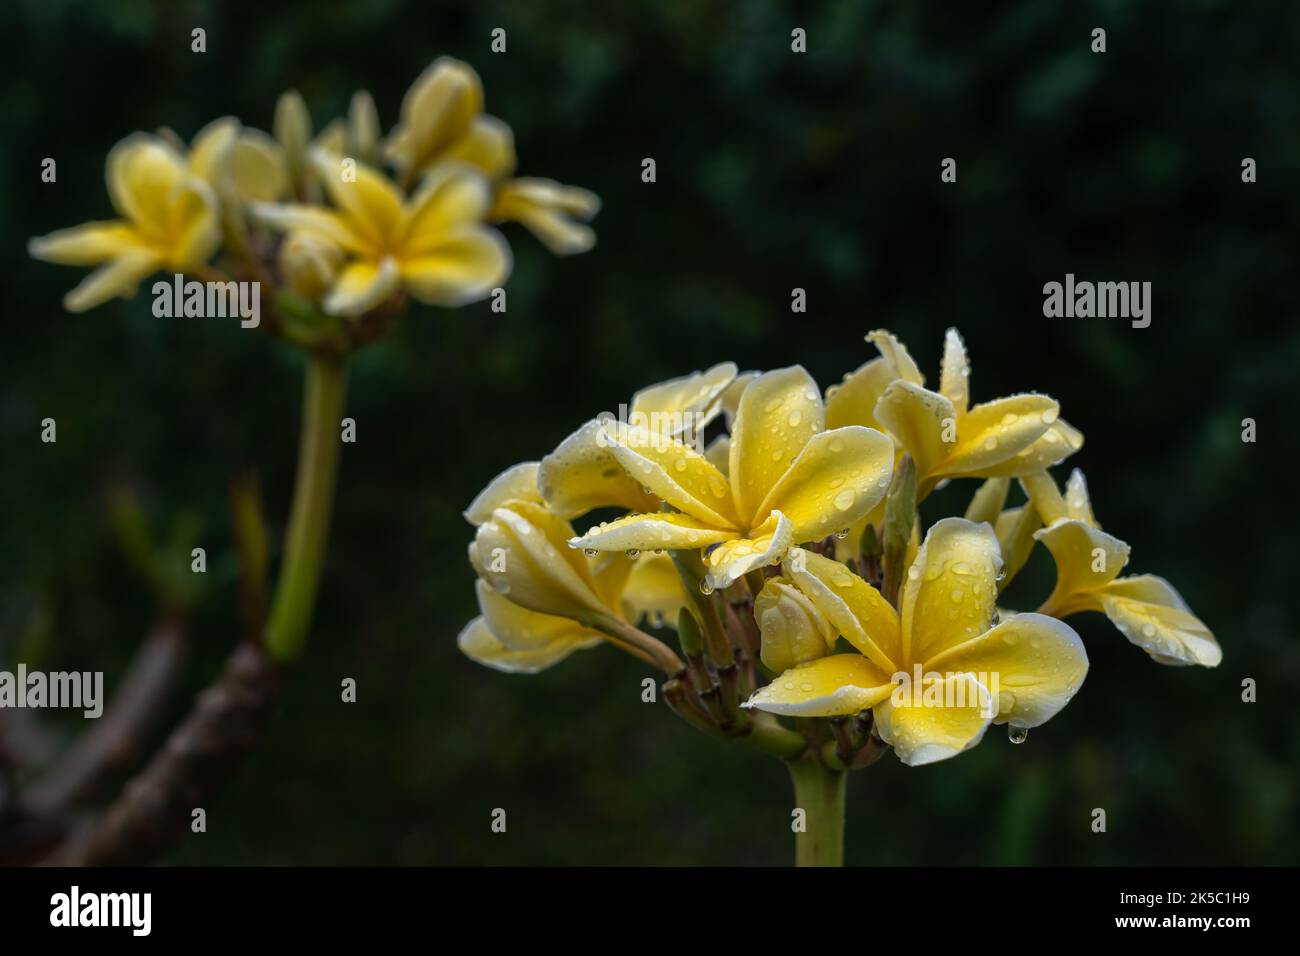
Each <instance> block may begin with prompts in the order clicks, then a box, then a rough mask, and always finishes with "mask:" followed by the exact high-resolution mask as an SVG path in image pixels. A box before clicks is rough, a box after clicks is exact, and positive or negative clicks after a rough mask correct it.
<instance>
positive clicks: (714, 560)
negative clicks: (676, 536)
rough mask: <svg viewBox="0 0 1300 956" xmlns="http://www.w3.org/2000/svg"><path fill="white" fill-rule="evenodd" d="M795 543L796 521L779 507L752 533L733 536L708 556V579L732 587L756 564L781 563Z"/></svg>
mask: <svg viewBox="0 0 1300 956" xmlns="http://www.w3.org/2000/svg"><path fill="white" fill-rule="evenodd" d="M793 543H794V525H793V524H792V523H791V521H790V519H789V518H787V517H786V516H785V515H783V514H781V512H779V511H773V512H772V516H771V517H770V518H769V519H768V520H767V521H765V522H763V524H762V525H760V526H759V527H757V528H755V529H753V530H752V531H750V532H749V536H748V537H743V538H742V537H734V536H733V537H731V538H730V540H727V541H724V542H723V543H722V544H720V545H718V546H717V547H716V548H714V549H713V550H712V551H710V552H709V553H708V554H707V555H705V558H704V564H705V567H707V568H708V574H707V575H706V580H707V581H708V583H709V584H710V585H711V586H712V587H714V588H718V589H721V588H726V587H730V586H731V585H732V584H734V583H735V582H736V581H738V580H740V578H742V577H744V576H745V575H746V574H748V573H749V572H750V571H753V570H754V569H756V568H766V567H769V566H770V565H773V564H780V562H781V559H782V558H783V557H785V554H786V552H787V551H789V550H790V546H791V545H792V544H793Z"/></svg>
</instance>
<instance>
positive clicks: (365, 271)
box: [321, 256, 402, 315]
mask: <svg viewBox="0 0 1300 956" xmlns="http://www.w3.org/2000/svg"><path fill="white" fill-rule="evenodd" d="M401 284H402V273H401V271H400V270H399V269H398V267H397V263H396V262H394V261H393V260H392V259H391V258H389V257H387V256H385V257H384V258H383V259H382V260H381V261H380V262H379V263H378V264H376V263H374V262H368V261H366V260H363V259H358V260H355V261H353V262H351V263H349V264H348V265H347V266H345V267H344V268H343V270H342V271H341V272H340V273H339V277H338V278H337V279H336V280H334V287H333V288H332V289H330V291H329V295H327V296H326V297H325V300H324V301H323V302H322V303H321V306H322V307H323V308H324V309H325V311H326V312H328V313H329V314H330V315H362V314H363V313H366V312H369V311H370V310H371V309H373V308H374V307H375V306H377V305H379V304H380V303H381V302H384V301H385V300H387V299H388V298H389V297H390V296H391V295H393V293H395V292H396V291H397V290H398V289H399V288H400V287H401Z"/></svg>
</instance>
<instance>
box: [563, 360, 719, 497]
mask: <svg viewBox="0 0 1300 956" xmlns="http://www.w3.org/2000/svg"><path fill="white" fill-rule="evenodd" d="M736 382H737V375H736V366H735V364H734V363H732V362H721V363H719V364H718V365H714V366H713V367H712V368H710V369H708V370H706V371H703V372H692V373H691V374H689V375H684V376H682V377H680V378H674V379H670V380H669V381H667V382H660V383H659V384H657V385H651V386H648V387H647V388H643V389H641V390H640V391H639V392H637V393H636V394H635V395H633V396H632V401H631V402H629V403H628V406H627V423H628V424H629V425H633V426H636V427H640V428H643V429H645V430H646V431H648V432H650V433H651V434H652V435H663V436H664V437H665V438H670V439H674V440H677V441H683V442H693V441H697V440H699V439H700V438H701V437H702V436H703V433H704V429H705V428H706V427H707V426H708V425H709V423H710V422H712V421H713V420H714V419H715V418H717V416H718V415H719V414H722V413H723V412H725V411H726V402H727V396H728V394H729V392H730V390H731V389H732V388H733V386H734V385H735V384H736ZM609 420H612V416H608V417H601V418H594V419H592V420H591V421H589V422H587V423H586V424H584V425H583V426H582V427H581V428H579V429H578V430H577V431H575V432H574V433H573V434H572V435H570V436H569V437H568V438H566V439H565V440H564V441H562V442H561V443H560V444H559V446H558V447H557V448H556V449H555V451H553V452H552V453H551V454H549V455H547V456H546V457H545V458H543V459H542V463H541V469H540V471H539V473H538V483H539V484H540V486H541V494H542V498H543V499H544V500H545V501H546V504H547V506H548V507H549V508H550V509H551V510H552V511H553V512H555V513H556V514H557V515H560V516H561V517H563V518H568V519H572V518H577V517H578V516H580V515H583V514H586V513H587V512H588V511H592V510H594V509H596V508H607V507H614V508H624V509H627V510H629V511H651V510H655V509H657V508H658V507H659V501H658V499H656V498H655V497H654V496H653V495H652V494H650V493H649V492H648V491H646V490H645V489H644V488H643V486H642V483H641V482H640V481H638V480H636V479H634V478H632V477H630V476H629V475H628V474H627V473H626V472H624V471H623V466H622V465H620V464H619V461H618V459H617V458H616V457H615V456H614V454H613V451H612V449H611V446H612V443H611V442H610V441H609V440H608V437H607V434H606V425H607V422H608V421H609ZM725 448H726V446H725V445H719V444H717V443H715V444H714V445H713V446H711V447H710V449H708V450H707V451H706V452H705V454H706V456H707V457H710V458H713V457H714V456H716V455H717V454H718V452H719V449H722V450H725Z"/></svg>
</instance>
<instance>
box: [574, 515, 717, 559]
mask: <svg viewBox="0 0 1300 956" xmlns="http://www.w3.org/2000/svg"><path fill="white" fill-rule="evenodd" d="M735 537H737V534H736V532H735V531H726V530H722V529H718V528H713V527H710V526H709V525H707V524H705V523H703V522H701V521H700V520H699V519H698V518H692V517H691V516H690V515H686V514H680V513H676V512H660V513H656V514H638V515H625V516H624V517H622V518H618V519H616V520H614V521H606V522H602V523H601V524H599V525H597V526H596V527H594V528H592V529H590V530H589V531H588V532H587V533H586V534H584V535H582V536H581V537H575V538H572V539H570V540H571V542H572V543H573V544H574V546H575V547H579V548H584V549H588V550H596V551H658V550H664V551H688V550H693V549H696V548H704V547H708V546H709V545H711V544H717V543H718V542H720V541H726V540H727V539H729V538H735Z"/></svg>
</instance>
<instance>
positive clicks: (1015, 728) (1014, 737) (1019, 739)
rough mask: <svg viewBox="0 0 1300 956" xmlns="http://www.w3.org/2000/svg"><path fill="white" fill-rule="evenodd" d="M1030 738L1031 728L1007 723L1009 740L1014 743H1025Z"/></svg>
mask: <svg viewBox="0 0 1300 956" xmlns="http://www.w3.org/2000/svg"><path fill="white" fill-rule="evenodd" d="M1028 739H1029V728H1028V727H1021V726H1020V725H1019V724H1007V740H1009V741H1011V742H1012V743H1013V744H1023V743H1024V742H1025V741H1026V740H1028Z"/></svg>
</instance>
